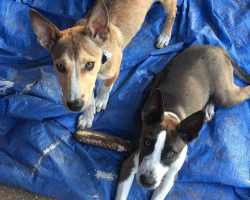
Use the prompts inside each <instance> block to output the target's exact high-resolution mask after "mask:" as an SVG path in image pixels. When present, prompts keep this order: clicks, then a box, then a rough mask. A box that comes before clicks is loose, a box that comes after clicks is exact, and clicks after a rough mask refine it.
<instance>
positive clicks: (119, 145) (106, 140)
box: [74, 129, 133, 152]
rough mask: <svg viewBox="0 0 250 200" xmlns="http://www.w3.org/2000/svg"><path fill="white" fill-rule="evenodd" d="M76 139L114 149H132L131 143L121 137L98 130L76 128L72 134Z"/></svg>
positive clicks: (126, 150)
mask: <svg viewBox="0 0 250 200" xmlns="http://www.w3.org/2000/svg"><path fill="white" fill-rule="evenodd" d="M74 138H75V139H76V141H78V142H80V143H86V144H92V145H95V146H99V147H103V148H107V149H112V150H116V151H120V152H122V151H125V152H128V151H132V150H133V145H132V144H131V143H130V142H129V141H128V140H125V139H123V138H121V137H117V136H112V135H106V134H104V133H101V132H98V131H92V130H87V129H78V130H77V131H76V133H75V134H74Z"/></svg>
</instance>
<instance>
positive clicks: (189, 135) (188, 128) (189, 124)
mask: <svg viewBox="0 0 250 200" xmlns="http://www.w3.org/2000/svg"><path fill="white" fill-rule="evenodd" d="M204 119H205V112H204V111H198V112H196V113H194V114H192V115H190V116H189V117H187V118H186V119H184V120H182V121H181V122H180V123H179V124H178V126H177V127H176V130H177V131H178V132H179V134H180V137H181V138H182V140H183V141H184V142H186V143H187V144H188V143H190V142H192V141H193V140H194V139H196V138H198V136H199V132H200V130H201V128H202V126H203V123H204Z"/></svg>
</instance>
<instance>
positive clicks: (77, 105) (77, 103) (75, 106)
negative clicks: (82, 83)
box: [66, 99, 84, 112]
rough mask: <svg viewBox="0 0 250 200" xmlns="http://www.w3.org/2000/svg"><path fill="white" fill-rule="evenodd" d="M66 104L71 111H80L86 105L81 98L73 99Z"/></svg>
mask: <svg viewBox="0 0 250 200" xmlns="http://www.w3.org/2000/svg"><path fill="white" fill-rule="evenodd" d="M66 104H67V107H68V109H69V110H70V111H72V112H79V111H80V110H81V109H82V108H83V106H84V101H83V100H81V99H76V100H73V101H72V100H70V101H67V102H66Z"/></svg>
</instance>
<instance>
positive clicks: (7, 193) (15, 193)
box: [0, 184, 55, 200]
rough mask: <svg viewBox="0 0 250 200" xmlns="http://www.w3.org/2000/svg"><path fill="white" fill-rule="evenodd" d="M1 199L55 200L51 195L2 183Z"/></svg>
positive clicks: (0, 188)
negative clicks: (27, 190)
mask: <svg viewBox="0 0 250 200" xmlns="http://www.w3.org/2000/svg"><path fill="white" fill-rule="evenodd" d="M0 199H1V200H55V199H54V198H51V197H46V196H42V195H39V194H34V193H30V192H26V191H25V190H21V189H17V188H12V187H9V186H6V185H1V184H0Z"/></svg>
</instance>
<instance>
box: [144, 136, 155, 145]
mask: <svg viewBox="0 0 250 200" xmlns="http://www.w3.org/2000/svg"><path fill="white" fill-rule="evenodd" d="M154 143H155V140H154V139H149V138H145V139H144V145H145V146H147V147H150V146H152V145H154Z"/></svg>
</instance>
